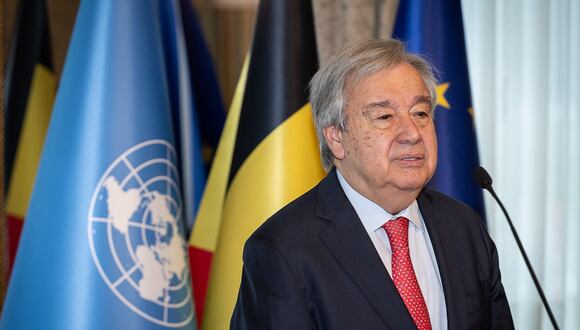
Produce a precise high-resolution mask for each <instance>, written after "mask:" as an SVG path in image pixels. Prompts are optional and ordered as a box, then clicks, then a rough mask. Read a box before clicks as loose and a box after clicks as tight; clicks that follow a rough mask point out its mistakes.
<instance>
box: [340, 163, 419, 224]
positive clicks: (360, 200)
mask: <svg viewBox="0 0 580 330" xmlns="http://www.w3.org/2000/svg"><path fill="white" fill-rule="evenodd" d="M336 175H337V177H338V182H339V183H340V186H341V187H342V189H343V190H344V193H345V194H346V197H347V198H348V200H349V201H350V203H351V204H352V206H353V207H354V209H355V211H356V213H357V214H358V216H359V218H360V219H361V221H362V224H363V226H364V227H365V230H366V231H367V232H368V233H371V232H374V231H375V230H377V229H379V228H381V227H382V226H383V225H384V224H385V223H386V222H387V221H388V220H392V219H396V218H398V217H405V218H407V219H409V221H410V222H411V223H412V224H413V225H414V226H415V227H417V229H419V230H421V231H424V230H425V226H424V224H423V217H422V216H421V212H420V210H419V204H417V200H414V201H413V202H412V203H411V205H409V206H408V207H407V208H406V209H404V210H402V211H401V212H399V213H397V214H390V213H389V212H387V211H386V210H385V209H383V208H382V207H380V206H379V205H378V204H376V203H375V202H373V201H371V200H370V199H368V198H366V197H365V196H363V195H361V194H360V193H359V192H358V191H356V190H354V188H352V187H351V186H350V184H349V183H348V182H347V181H346V179H345V178H344V177H343V176H342V174H341V173H340V171H339V170H338V169H337V170H336Z"/></svg>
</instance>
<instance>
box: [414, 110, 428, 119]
mask: <svg viewBox="0 0 580 330" xmlns="http://www.w3.org/2000/svg"><path fill="white" fill-rule="evenodd" d="M415 116H417V117H419V118H429V113H428V112H426V111H417V112H415Z"/></svg>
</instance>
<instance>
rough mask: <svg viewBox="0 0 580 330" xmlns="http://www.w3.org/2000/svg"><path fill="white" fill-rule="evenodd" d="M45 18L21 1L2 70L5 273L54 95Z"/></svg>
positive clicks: (33, 2)
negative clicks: (6, 243) (4, 72)
mask: <svg viewBox="0 0 580 330" xmlns="http://www.w3.org/2000/svg"><path fill="white" fill-rule="evenodd" d="M47 17H48V16H47V6H46V3H45V1H44V0H21V1H20V3H19V7H18V11H17V18H16V21H15V28H14V34H13V39H12V40H13V42H12V45H11V50H10V54H9V59H8V64H7V70H6V73H7V74H6V104H5V105H6V107H5V113H4V115H5V130H4V134H5V136H4V138H5V140H4V141H5V145H6V149H5V151H4V152H5V153H4V160H5V173H4V175H5V180H6V181H5V182H6V183H7V184H6V187H7V195H6V199H7V200H6V215H7V217H6V218H7V219H6V227H5V228H6V229H7V233H8V237H7V238H8V261H9V265H8V273H9V272H10V270H11V268H12V265H13V263H14V257H15V255H16V248H17V246H18V241H19V238H20V232H21V231H22V225H23V220H24V218H25V216H26V211H27V208H28V203H29V200H30V194H31V192H32V186H33V184H34V179H35V178H36V172H37V168H38V163H39V160H40V154H41V152H42V147H43V145H44V138H45V136H46V131H47V128H48V122H49V119H50V114H51V111H52V104H53V102H54V97H55V93H56V80H55V77H54V72H53V67H52V57H51V49H50V39H49V29H48V20H47Z"/></svg>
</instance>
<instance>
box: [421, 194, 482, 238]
mask: <svg viewBox="0 0 580 330" xmlns="http://www.w3.org/2000/svg"><path fill="white" fill-rule="evenodd" d="M417 200H418V202H419V207H420V208H423V207H425V206H426V207H428V208H429V209H430V210H431V211H432V212H434V213H436V214H437V215H438V216H439V217H442V218H445V219H446V221H448V222H449V223H450V224H453V225H460V226H469V227H472V226H475V227H476V228H479V229H482V228H483V227H484V226H483V224H484V221H483V219H482V218H481V217H480V215H479V214H478V213H477V212H476V211H475V210H474V209H473V208H471V207H470V206H469V205H467V204H465V203H463V202H461V201H459V200H457V199H455V198H453V197H450V196H447V195H445V194H443V193H441V192H438V191H435V190H432V189H429V188H424V189H423V190H422V191H421V194H420V195H419V197H418V198H417ZM424 204H428V205H424Z"/></svg>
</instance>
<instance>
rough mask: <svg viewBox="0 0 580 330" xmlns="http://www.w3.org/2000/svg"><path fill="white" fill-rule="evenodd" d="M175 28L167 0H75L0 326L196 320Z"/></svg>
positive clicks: (173, 325)
mask: <svg viewBox="0 0 580 330" xmlns="http://www.w3.org/2000/svg"><path fill="white" fill-rule="evenodd" d="M181 29H182V28H181V23H180V12H179V6H178V4H177V2H176V1H165V0H145V1H144V0H123V1H115V0H104V1H91V0H88V1H82V2H81V6H80V9H79V13H78V17H77V22H76V26H75V30H74V33H73V37H72V41H71V44H70V47H69V52H68V56H67V60H66V64H65V68H64V73H63V76H62V79H61V84H60V89H59V91H58V94H57V99H56V104H55V108H54V111H53V116H52V119H51V123H50V126H49V130H48V135H47V138H46V144H45V148H44V151H43V155H42V159H41V163H40V167H39V171H38V175H37V181H36V183H35V187H34V191H33V194H32V198H31V204H30V205H31V206H30V209H29V213H28V218H27V220H26V223H25V224H24V229H23V233H22V237H21V241H20V242H21V243H20V247H19V250H18V253H17V257H16V261H15V266H14V271H13V273H12V279H11V282H10V284H9V289H8V294H7V298H6V301H5V305H4V311H3V315H2V320H1V323H0V328H1V329H59V330H61V329H123V330H128V329H192V328H195V316H194V312H193V311H194V306H193V302H192V292H191V280H190V271H189V264H188V258H187V247H188V245H187V244H186V240H185V230H184V217H185V216H186V213H187V212H186V210H185V205H184V204H185V203H184V202H183V200H184V199H185V198H184V197H183V191H184V189H183V184H182V179H183V178H182V173H183V171H182V169H183V165H182V164H183V162H182V154H181V152H180V150H179V149H178V148H176V145H178V144H180V145H185V143H183V141H181V142H182V143H177V140H178V139H177V138H176V136H175V132H176V131H179V130H178V129H177V126H176V125H180V123H178V122H177V120H179V119H180V118H188V120H190V122H191V120H192V117H191V116H192V115H193V113H192V112H191V111H192V108H191V105H192V101H191V97H192V95H191V85H190V80H189V76H188V74H189V70H188V68H187V61H186V60H184V58H183V56H185V55H186V53H185V48H184V47H185V46H184V42H183V35H182V33H183V31H182V30H181ZM184 66H185V67H184ZM183 111H189V112H188V113H187V114H183ZM176 114H177V115H176ZM179 128H180V130H181V131H182V132H183V130H184V129H187V128H186V127H185V126H183V125H181V126H179ZM188 134H189V135H191V134H196V132H195V131H188ZM187 145H188V146H191V144H187Z"/></svg>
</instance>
